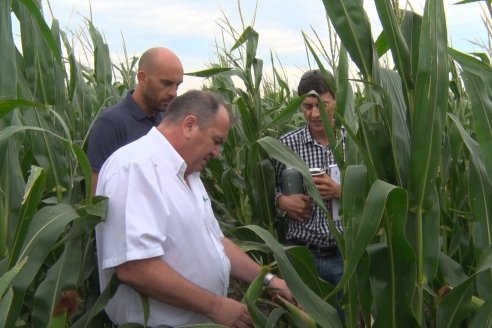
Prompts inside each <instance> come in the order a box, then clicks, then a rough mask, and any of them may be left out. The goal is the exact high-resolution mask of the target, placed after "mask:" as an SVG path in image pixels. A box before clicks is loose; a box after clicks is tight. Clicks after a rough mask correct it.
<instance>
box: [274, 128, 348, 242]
mask: <svg viewBox="0 0 492 328" xmlns="http://www.w3.org/2000/svg"><path fill="white" fill-rule="evenodd" d="M280 141H281V142H282V143H284V144H285V145H287V146H288V147H290V148H291V149H292V150H293V151H294V152H295V153H296V154H297V155H299V157H301V158H302V159H303V160H304V162H305V163H306V164H307V166H308V167H309V168H315V167H319V168H328V166H329V165H332V164H336V162H335V158H334V156H333V153H332V152H331V149H330V146H329V145H328V146H323V145H321V144H320V143H319V142H317V141H316V140H315V139H313V137H312V136H311V133H309V128H308V126H307V125H306V126H304V127H302V128H299V129H297V130H294V131H291V132H289V133H287V134H284V135H283V136H282V137H280ZM342 147H343V149H345V141H344V140H343V141H342ZM285 167H286V166H285V164H283V163H282V162H278V161H277V162H276V179H277V180H276V182H277V193H281V192H282V190H281V177H282V172H283V170H284V169H285ZM304 192H305V193H307V192H306V189H305V188H304ZM325 205H326V207H327V208H328V210H329V211H330V212H331V201H330V200H328V201H325ZM335 224H336V226H337V228H338V229H339V230H340V231H342V222H341V221H340V220H337V221H335ZM286 237H287V240H289V239H294V240H302V241H303V242H306V243H309V244H313V245H317V246H329V245H333V244H334V243H335V239H334V237H333V236H332V235H331V233H330V230H329V229H328V218H327V217H326V215H325V214H324V212H323V210H321V208H319V207H318V206H317V205H316V204H313V211H312V212H311V218H310V219H309V220H306V221H304V222H299V221H296V220H291V219H289V220H288V227H287V236H286Z"/></svg>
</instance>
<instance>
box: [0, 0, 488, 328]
mask: <svg viewBox="0 0 492 328" xmlns="http://www.w3.org/2000/svg"><path fill="white" fill-rule="evenodd" d="M467 2H473V1H462V2H461V3H462V4H464V3H467ZM323 3H324V5H325V9H326V13H327V16H328V17H329V19H330V22H329V24H331V25H329V27H330V28H331V26H333V29H334V31H335V32H336V35H337V37H338V38H339V39H340V41H341V45H340V47H339V50H338V51H339V53H338V54H337V55H338V56H333V58H334V57H337V58H338V61H337V62H335V61H334V60H333V61H330V63H329V66H330V68H331V70H332V71H333V73H334V77H335V79H334V81H331V82H332V83H333V84H334V85H333V86H334V88H333V89H334V90H336V98H337V113H336V117H335V118H336V123H335V124H336V126H337V127H341V126H343V127H344V129H345V131H346V132H347V146H346V150H345V154H342V152H341V149H340V148H339V147H335V149H334V151H335V153H336V157H337V162H338V164H339V167H340V169H341V171H342V173H343V189H342V198H341V209H342V214H343V223H344V232H343V234H341V233H337V234H336V238H337V241H338V244H339V245H340V249H341V252H342V255H343V257H344V260H345V272H344V276H343V278H342V281H341V282H340V283H339V284H338V285H337V286H330V285H329V284H327V283H326V282H324V281H322V280H320V279H319V278H318V276H317V274H316V270H315V266H314V261H313V258H312V255H311V253H310V252H309V251H308V250H307V249H306V248H303V247H290V248H289V247H284V246H282V245H281V244H280V243H279V242H278V239H279V237H281V232H280V230H279V227H280V225H281V222H280V221H278V220H277V218H276V211H275V208H274V206H273V198H274V190H275V180H274V176H275V173H274V169H273V165H272V159H276V160H280V161H282V162H284V163H286V164H288V165H290V166H293V167H295V168H296V169H298V170H299V171H300V172H301V173H302V175H303V177H304V180H305V182H306V186H307V189H308V192H309V193H310V195H311V196H312V197H313V199H314V201H315V202H316V203H317V204H318V205H320V206H321V208H322V209H323V210H324V211H325V212H326V213H328V212H327V210H326V208H325V207H324V203H323V201H322V200H321V197H320V195H319V194H318V192H317V191H316V188H315V186H314V184H313V182H312V179H311V176H310V174H309V172H308V170H307V167H306V166H305V164H304V163H303V162H302V161H301V160H300V159H299V158H298V157H297V156H296V155H295V154H293V153H292V152H291V151H289V150H288V149H286V147H285V146H284V145H283V144H281V143H279V142H278V141H277V140H276V139H278V137H279V136H280V135H281V134H283V133H285V132H287V131H290V130H292V129H293V128H295V127H297V126H299V124H301V123H302V117H301V116H300V115H299V114H298V108H299V105H300V103H301V102H302V97H297V96H296V94H295V93H294V92H292V91H291V90H290V88H289V83H288V80H287V78H286V74H285V73H284V72H283V69H282V67H281V65H280V63H277V61H276V60H275V58H276V57H275V55H274V54H273V53H272V54H271V56H270V57H271V58H270V59H269V60H270V61H271V63H272V71H271V72H265V71H264V62H263V60H262V59H261V58H258V56H257V48H258V44H259V42H260V35H259V34H258V33H257V32H256V31H255V29H254V26H246V27H243V30H242V31H241V32H237V31H236V30H235V29H234V27H232V26H231V25H230V24H229V21H228V20H227V18H225V19H224V21H223V23H224V24H223V25H222V26H223V29H224V34H226V35H227V34H228V35H230V36H232V39H233V41H232V44H231V45H228V44H226V41H225V40H224V44H223V45H222V46H221V47H219V46H217V54H218V58H217V61H216V62H215V63H212V64H211V65H210V67H208V68H206V69H204V70H201V71H199V72H194V73H189V74H190V75H195V76H200V77H203V78H207V84H206V85H205V86H204V88H206V89H210V90H213V91H215V92H218V93H221V94H222V95H223V96H224V97H225V99H226V100H227V101H228V102H229V103H230V104H231V107H232V110H233V112H234V115H235V117H236V123H235V125H234V126H233V128H232V129H231V131H230V135H229V139H228V141H227V143H226V144H225V145H224V150H223V155H222V156H221V158H219V159H215V160H213V161H211V162H210V163H209V166H208V167H207V168H206V170H204V172H203V175H202V176H203V179H204V182H205V184H206V186H207V189H208V190H209V192H210V194H211V197H212V200H213V205H214V209H215V211H216V213H217V216H218V217H219V218H220V223H221V225H222V228H223V230H224V231H225V233H226V234H228V235H230V236H232V237H234V238H236V239H238V240H239V242H240V245H241V246H242V248H243V249H244V250H246V251H248V252H250V253H251V255H252V256H254V257H255V258H256V259H257V260H258V262H259V263H260V264H262V265H264V268H265V270H264V271H266V270H267V268H268V270H276V271H278V273H279V274H280V275H282V276H283V277H284V278H285V280H286V281H287V283H288V284H289V286H290V288H291V290H292V292H293V294H294V295H295V297H296V299H297V301H298V302H299V304H300V305H301V307H302V310H300V309H299V308H296V307H293V306H291V305H289V304H288V303H285V302H283V301H282V300H280V301H279V302H278V303H274V302H271V301H269V300H265V299H263V296H264V295H265V290H264V288H263V286H262V284H261V281H262V279H263V275H264V272H262V273H261V274H260V275H259V276H258V277H257V279H256V280H255V281H254V282H253V283H252V284H251V285H250V287H249V288H248V289H247V291H246V292H245V293H244V300H243V301H244V302H245V303H246V304H247V305H248V307H249V309H250V312H251V313H252V315H253V317H254V319H255V323H256V325H257V326H259V327H274V326H279V327H287V326H299V327H300V326H303V327H304V326H306V327H311V326H312V327H314V326H320V327H340V326H342V325H343V324H345V326H347V327H356V326H358V324H359V323H358V320H359V317H363V319H364V322H365V324H366V326H376V327H378V326H381V327H416V326H426V327H427V326H432V327H441V326H442V327H448V326H453V327H456V326H470V327H482V326H484V325H485V326H490V322H492V318H491V308H492V303H491V301H490V299H491V296H492V274H491V273H492V271H491V267H492V256H491V254H492V251H491V250H492V247H491V245H492V223H491V222H492V199H491V197H492V144H491V140H492V132H491V131H492V126H491V122H492V104H491V99H492V89H491V86H492V70H491V67H490V59H489V58H487V55H486V54H474V55H469V54H464V53H461V52H459V51H457V50H455V49H452V48H449V47H448V44H447V29H446V24H445V13H444V8H443V1H427V2H426V6H425V9H424V15H423V16H419V15H417V14H415V13H413V12H409V11H402V10H400V9H397V8H394V7H393V6H394V3H393V2H389V1H383V0H377V1H376V2H375V3H376V8H377V11H378V15H379V19H380V21H381V25H382V27H383V31H382V33H381V35H380V36H379V37H378V39H377V40H376V41H373V40H372V38H371V26H370V24H369V20H368V19H367V16H366V13H365V12H364V9H363V7H362V3H361V1H359V0H343V1H342V0H340V1H323ZM487 5H488V6H490V5H489V4H488V2H487ZM463 7H464V8H465V7H466V5H464V6H463ZM12 14H13V15H12ZM12 19H17V20H18V21H19V26H20V40H19V41H20V45H21V47H22V48H21V49H18V48H17V46H16V45H15V43H14V39H13V33H12ZM86 23H87V30H88V38H87V40H90V41H87V42H91V43H92V44H91V45H90V47H89V46H88V48H90V49H92V53H91V55H92V56H93V58H91V60H93V63H92V65H91V67H87V66H85V65H83V64H81V63H80V62H79V61H78V60H77V59H76V58H77V57H76V55H75V53H74V50H73V46H72V45H71V44H70V42H69V41H68V38H67V37H66V34H65V33H64V32H63V31H61V30H60V28H59V26H58V22H57V21H56V20H54V21H53V23H52V26H48V25H47V24H46V22H45V20H44V18H43V16H42V14H41V11H40V8H39V5H38V2H37V1H33V0H5V1H1V2H0V48H1V49H2V51H1V52H0V70H1V72H2V79H1V80H0V153H2V154H3V155H2V156H1V157H0V168H1V169H0V255H1V258H0V326H2V327H3V326H5V327H14V326H36V327H48V326H50V327H65V326H73V327H94V326H97V327H104V326H105V325H106V324H107V321H106V319H105V317H104V316H103V315H102V311H103V309H104V306H105V304H106V303H107V301H108V300H109V299H110V298H111V297H112V296H113V295H114V293H115V291H116V289H117V287H118V284H119V282H118V281H117V279H116V278H115V277H113V280H112V281H111V283H110V285H109V286H108V287H107V288H106V290H105V291H103V292H102V293H100V292H99V289H98V284H97V274H96V272H97V270H96V260H95V254H94V249H93V246H94V240H93V230H94V227H95V225H96V224H97V223H98V222H100V220H101V218H102V217H104V214H105V210H106V205H107V200H106V199H103V198H100V197H96V198H93V197H91V195H90V190H91V189H92V188H91V179H90V175H91V169H90V165H89V162H88V159H87V157H86V155H85V153H84V147H85V142H86V139H87V136H88V132H89V130H90V127H91V125H92V122H93V120H94V118H95V116H96V115H97V114H98V113H99V112H100V111H101V110H102V109H103V108H105V107H107V106H108V105H110V104H112V103H115V102H116V101H117V100H118V98H120V97H121V95H122V94H124V92H125V90H128V89H129V88H132V87H133V85H134V83H135V72H134V70H135V65H136V63H137V58H128V57H126V63H123V64H120V65H119V66H115V65H113V64H112V63H111V60H110V56H109V48H108V45H107V44H105V43H104V41H103V38H102V36H101V34H100V33H99V31H98V30H97V28H96V27H95V26H94V25H93V24H92V22H91V21H90V20H88V21H87V22H86ZM304 39H305V43H306V49H307V50H308V51H309V53H310V56H312V57H313V58H314V61H315V62H316V65H317V66H318V67H319V68H320V69H321V70H322V71H323V72H324V73H325V74H326V72H327V71H328V70H327V69H326V68H325V64H324V59H326V58H327V57H330V55H329V54H328V53H327V51H326V48H325V47H324V46H323V44H321V45H320V46H316V45H315V44H314V42H313V41H312V40H311V39H310V38H309V37H308V36H307V35H306V34H305V33H304ZM317 40H318V42H319V43H321V42H322V41H321V39H319V38H317ZM384 55H388V56H391V60H392V62H393V63H394V68H391V69H390V68H386V67H382V65H381V64H380V61H379V58H380V57H381V56H384ZM350 59H351V61H352V62H353V63H354V64H355V66H356V68H357V70H358V74H359V79H358V80H357V81H353V80H350V76H351V74H350V73H349V72H350V66H351V62H350ZM113 69H116V70H117V71H118V72H119V74H120V76H121V77H122V80H123V81H121V82H119V81H115V82H113ZM323 121H324V123H325V126H326V127H327V132H328V137H329V140H330V143H331V144H332V145H336V136H335V133H333V132H332V130H331V129H329V124H328V123H327V120H326V117H324V118H323ZM337 131H340V129H337ZM337 133H339V132H337ZM328 217H329V215H328ZM328 220H329V221H328V222H329V225H330V228H331V229H332V230H335V227H334V225H333V221H332V220H331V218H330V217H329V218H328ZM338 291H342V292H343V293H344V297H343V299H342V301H341V302H342V305H343V308H344V310H345V322H344V323H342V322H340V320H339V318H338V316H337V314H336V311H335V305H336V304H335V302H336V300H335V297H333V296H334V295H335V294H336V293H337V292H338ZM446 292H447V293H446ZM67 302H68V304H72V305H74V304H75V306H73V307H70V306H68V307H67V306H62V305H63V304H67ZM198 326H203V327H212V326H214V327H215V326H217V325H198Z"/></svg>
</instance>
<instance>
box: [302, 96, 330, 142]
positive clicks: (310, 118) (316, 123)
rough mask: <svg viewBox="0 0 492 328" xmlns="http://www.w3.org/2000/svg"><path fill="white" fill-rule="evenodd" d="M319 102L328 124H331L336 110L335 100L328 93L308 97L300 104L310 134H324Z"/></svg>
mask: <svg viewBox="0 0 492 328" xmlns="http://www.w3.org/2000/svg"><path fill="white" fill-rule="evenodd" d="M319 101H322V102H323V105H324V108H325V111H326V114H327V115H328V119H329V120H330V122H333V115H334V113H335V108H336V105H337V103H336V100H335V98H334V97H333V96H332V95H331V93H329V92H325V93H323V94H322V95H320V96H319V100H318V97H316V96H308V97H306V98H305V99H304V101H303V102H302V104H301V111H302V113H303V114H304V118H305V119H306V122H307V124H308V126H309V129H310V131H311V132H312V133H316V132H322V133H324V131H325V130H324V127H323V121H322V119H321V112H320V110H321V109H320V105H319Z"/></svg>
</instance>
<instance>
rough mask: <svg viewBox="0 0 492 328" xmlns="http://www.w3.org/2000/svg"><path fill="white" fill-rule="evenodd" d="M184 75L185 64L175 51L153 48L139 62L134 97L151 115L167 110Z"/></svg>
mask: <svg viewBox="0 0 492 328" xmlns="http://www.w3.org/2000/svg"><path fill="white" fill-rule="evenodd" d="M183 75H184V72H183V65H182V64H181V61H180V60H179V58H178V56H176V54H175V53H174V52H172V51H171V50H169V49H167V48H164V47H156V48H151V49H149V50H147V51H145V52H144V53H143V54H142V56H141V57H140V60H139V62H138V72H137V80H138V83H137V87H136V88H135V92H134V93H133V98H134V99H135V101H136V102H137V103H138V104H139V106H140V107H141V108H142V109H143V110H144V111H145V112H146V113H147V114H149V115H150V116H153V115H155V113H156V112H162V111H165V110H166V108H167V105H168V104H169V103H170V102H171V100H173V99H174V97H176V95H177V93H178V87H179V85H180V84H181V83H182V82H183Z"/></svg>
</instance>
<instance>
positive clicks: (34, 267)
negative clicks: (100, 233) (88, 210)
mask: <svg viewBox="0 0 492 328" xmlns="http://www.w3.org/2000/svg"><path fill="white" fill-rule="evenodd" d="M76 218H78V215H77V212H76V211H75V210H74V209H73V207H71V206H69V205H67V204H60V205H56V206H47V207H44V208H42V209H41V210H39V211H38V212H37V213H36V214H35V215H34V217H33V219H32V223H31V224H30V226H29V230H28V231H27V234H26V237H25V239H24V244H23V246H22V249H21V251H20V252H19V256H18V258H19V259H22V258H24V257H25V256H29V259H30V260H29V261H28V263H27V264H26V265H25V266H24V268H23V270H22V271H21V272H20V273H19V275H18V276H17V278H16V279H15V281H14V286H15V291H16V292H15V294H14V300H13V305H12V306H13V310H11V311H10V312H9V317H8V319H7V326H9V325H13V324H14V323H15V320H16V319H17V315H18V313H19V311H20V310H21V307H22V300H23V298H24V294H25V293H26V291H27V288H28V287H29V285H30V284H31V282H32V280H33V279H34V277H35V276H36V275H37V273H38V271H39V269H40V268H41V266H42V265H43V263H44V260H45V259H46V257H47V256H48V254H49V253H50V252H51V251H52V247H53V245H54V244H55V242H56V241H57V240H58V239H59V238H60V236H61V235H62V233H63V232H64V231H65V229H66V226H67V225H68V224H69V223H70V222H72V221H73V220H75V219H76Z"/></svg>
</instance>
